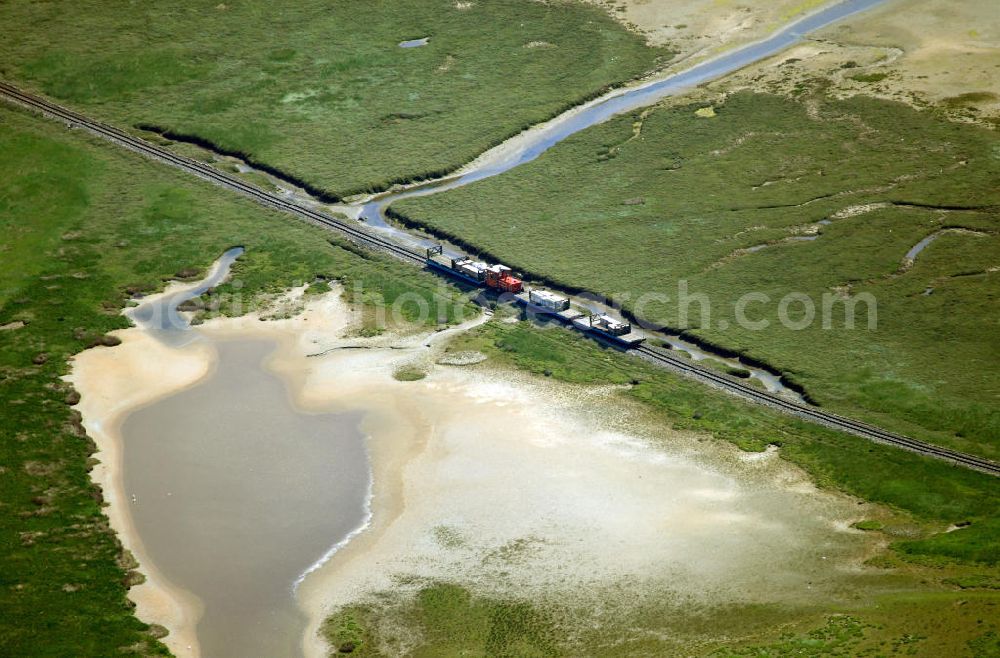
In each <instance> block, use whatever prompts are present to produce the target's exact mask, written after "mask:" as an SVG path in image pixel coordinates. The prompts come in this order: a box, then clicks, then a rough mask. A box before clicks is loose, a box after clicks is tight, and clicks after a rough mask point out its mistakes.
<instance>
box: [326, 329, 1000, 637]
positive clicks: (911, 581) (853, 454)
mask: <svg viewBox="0 0 1000 658" xmlns="http://www.w3.org/2000/svg"><path fill="white" fill-rule="evenodd" d="M449 350H450V351H452V352H455V353H467V352H470V351H474V352H480V353H482V354H485V355H487V356H488V357H489V359H488V360H487V361H486V362H483V363H482V364H480V365H476V366H471V367H473V368H478V369H483V370H486V371H491V370H493V369H497V368H500V369H503V368H507V367H517V368H519V369H526V370H528V371H531V372H534V373H537V375H538V376H547V377H550V378H552V379H555V380H559V381H563V382H569V383H574V384H586V385H608V384H613V385H616V386H618V387H620V393H619V395H620V396H621V398H622V401H623V403H624V402H627V401H634V400H639V401H641V402H642V403H644V404H645V405H646V408H647V409H649V410H650V413H651V414H652V415H653V416H652V417H653V418H655V422H657V423H663V424H666V425H668V426H672V427H674V428H676V429H682V430H685V431H696V432H704V436H705V437H706V438H708V437H709V436H711V437H716V438H724V439H727V440H730V441H732V442H734V443H736V444H737V445H739V446H741V447H742V448H744V449H746V450H752V451H753V450H763V449H764V448H765V447H766V446H767V445H769V444H770V445H772V446H774V445H777V446H780V447H779V448H778V451H779V453H780V454H781V455H782V457H784V458H785V459H788V460H790V461H792V462H794V463H796V464H798V465H800V466H802V467H803V468H804V469H805V470H806V471H807V472H808V473H809V474H810V476H811V477H812V478H813V479H814V480H815V481H816V482H818V483H820V484H821V485H822V486H824V487H826V488H831V489H835V490H840V491H843V492H846V493H849V494H853V495H856V496H858V497H860V498H863V499H864V500H867V501H874V502H878V503H882V505H873V506H867V507H863V508H859V510H863V511H867V513H868V514H869V515H870V517H869V518H868V519H867V520H865V521H861V522H858V523H857V524H856V527H857V528H858V529H860V530H865V531H866V532H869V533H874V534H875V535H877V536H878V538H879V539H880V542H884V544H885V545H886V546H887V547H886V548H881V549H878V550H877V551H876V552H875V554H874V555H872V556H871V557H869V558H868V559H867V560H866V564H865V566H864V567H860V565H858V567H857V568H852V569H849V571H850V572H851V573H850V574H844V575H845V577H847V578H853V579H855V580H854V581H853V585H850V586H847V587H848V588H849V591H850V594H849V596H848V597H847V599H846V601H845V600H839V601H837V602H833V601H830V602H826V603H822V602H821V603H820V604H818V605H816V604H813V605H799V606H790V605H781V604H767V603H753V602H747V601H737V600H733V601H731V602H730V603H728V604H725V605H718V604H717V605H705V604H695V603H692V602H689V601H681V602H678V601H677V598H676V593H675V592H666V591H664V592H659V591H658V590H655V589H652V590H651V589H649V585H644V584H643V583H642V582H639V581H636V580H629V579H625V580H623V582H622V584H621V587H620V589H618V590H615V591H614V592H613V593H611V592H609V593H608V595H607V597H606V598H603V595H602V598H601V600H602V603H601V604H600V605H598V606H596V607H594V606H593V605H589V606H588V605H582V606H581V605H580V604H579V603H578V602H576V601H574V600H572V599H571V598H561V599H555V600H552V599H544V598H538V597H537V596H531V595H520V596H518V595H511V594H509V593H508V594H502V593H497V592H495V591H491V590H492V587H493V586H492V585H491V584H490V582H489V581H488V579H485V578H484V577H482V575H481V574H479V575H477V574H476V573H472V574H469V575H467V576H465V577H464V578H463V577H458V578H455V579H453V580H445V581H439V580H425V579H419V578H417V579H416V580H415V581H414V580H412V579H409V577H408V576H406V575H405V574H400V575H399V576H398V580H399V583H398V588H396V589H393V590H390V591H384V592H378V593H376V594H374V595H372V596H368V597H363V598H362V599H360V600H358V601H357V602H356V603H354V604H352V605H347V606H345V607H343V608H340V609H339V610H337V611H336V612H335V613H334V614H333V615H331V616H330V618H329V619H328V620H327V623H326V625H325V627H324V634H325V636H326V638H327V639H328V641H329V642H330V645H331V647H333V649H335V650H336V649H343V648H351V650H352V653H356V654H357V655H362V656H389V655H400V653H406V655H413V656H451V655H477V656H558V655H566V656H607V655H650V656H658V655H709V656H784V655H809V656H847V655H850V656H862V655H869V656H879V655H882V656H891V655H917V656H944V655H947V656H980V655H992V654H991V653H990V651H995V649H996V641H997V637H998V633H1000V627H998V624H997V621H996V620H997V614H996V612H997V610H998V606H1000V595H998V592H997V586H998V584H1000V583H998V580H997V578H998V576H1000V571H998V568H1000V553H998V552H997V546H998V545H1000V542H998V538H1000V528H997V527H996V525H995V523H994V522H993V520H992V517H993V515H994V513H995V509H996V508H997V506H998V504H1000V499H998V497H997V490H996V487H995V482H994V479H993V478H992V477H990V476H986V475H982V474H976V473H971V472H968V471H961V470H959V469H956V468H954V467H953V466H950V465H948V464H946V463H943V462H938V461H934V460H928V459H925V458H922V457H917V456H915V455H912V454H908V453H905V452H902V451H899V450H896V449H893V448H888V447H884V446H878V445H874V444H871V443H869V442H867V441H864V440H860V439H857V438H854V437H848V436H844V435H842V434H838V433H836V432H832V431H827V430H824V429H821V428H817V427H816V426H813V425H809V424H806V423H801V422H799V421H795V420H792V419H789V418H786V417H784V416H781V415H777V414H774V413H773V412H770V411H768V410H765V409H761V408H759V407H752V406H750V405H747V404H745V403H743V402H740V401H737V400H734V399H733V398H732V397H730V396H727V395H725V394H723V393H721V392H709V391H706V390H705V389H704V387H702V386H700V385H698V384H696V383H693V382H689V381H686V380H682V379H677V378H675V377H672V376H669V375H666V374H664V373H663V372H662V371H661V370H659V369H657V368H655V367H653V366H651V365H649V364H647V363H645V362H643V361H641V360H638V359H636V358H633V357H629V356H626V355H623V354H621V353H620V352H618V351H616V350H613V349H604V348H601V347H599V346H597V345H595V344H594V343H592V342H590V341H587V340H585V339H582V338H580V337H578V336H576V335H574V334H571V333H569V332H568V331H566V330H564V329H561V328H555V327H538V326H535V325H533V324H532V323H529V322H526V321H521V322H514V323H512V322H510V318H509V317H506V314H505V312H504V311H503V309H501V312H500V314H499V316H498V318H497V319H496V320H494V321H491V322H489V323H488V324H486V325H484V326H482V327H480V328H478V329H476V330H475V331H474V332H472V333H470V334H466V335H463V336H460V337H458V338H456V339H455V340H454V341H453V342H452V343H451V344H450V345H449ZM467 367H469V366H467ZM959 519H965V520H966V521H967V522H968V524H966V521H961V520H959ZM958 526H961V527H959V528H958V529H955V528H956V527H958ZM949 529H950V531H947V530H949ZM667 535H669V532H668V533H667ZM665 536H666V535H665ZM484 559H485V558H484ZM386 568H389V567H388V566H387V567H386ZM774 568H775V569H776V570H778V571H781V570H783V569H786V568H789V565H782V564H775V566H774ZM664 569H667V570H669V566H668V565H664ZM480 580H482V581H483V582H480ZM623 602H624V603H623ZM401 647H402V648H405V650H404V649H401Z"/></svg>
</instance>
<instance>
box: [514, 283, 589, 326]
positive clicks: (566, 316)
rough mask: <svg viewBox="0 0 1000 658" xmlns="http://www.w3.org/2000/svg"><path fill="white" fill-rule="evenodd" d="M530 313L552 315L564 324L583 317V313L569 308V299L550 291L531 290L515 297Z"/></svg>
mask: <svg viewBox="0 0 1000 658" xmlns="http://www.w3.org/2000/svg"><path fill="white" fill-rule="evenodd" d="M515 297H516V299H517V301H519V302H520V303H522V304H524V306H525V308H527V309H528V310H530V311H535V312H538V313H544V314H546V315H553V316H555V317H557V318H559V319H560V320H562V321H564V322H572V321H573V320H576V319H577V318H580V317H583V313H581V312H580V311H578V310H576V309H575V308H573V307H571V306H570V303H569V298H568V297H563V296H562V295H557V294H556V293H554V292H552V291H550V290H544V289H540V288H532V289H531V290H528V291H526V292H521V293H520V294H518V295H516V296H515Z"/></svg>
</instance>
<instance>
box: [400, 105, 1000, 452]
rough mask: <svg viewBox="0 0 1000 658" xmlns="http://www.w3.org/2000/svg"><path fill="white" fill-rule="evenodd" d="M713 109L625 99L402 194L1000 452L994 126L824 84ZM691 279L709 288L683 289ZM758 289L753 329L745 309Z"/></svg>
mask: <svg viewBox="0 0 1000 658" xmlns="http://www.w3.org/2000/svg"><path fill="white" fill-rule="evenodd" d="M706 105H707V104H706V103H698V104H680V105H674V106H665V107H658V108H655V109H653V110H651V111H649V112H647V113H644V114H642V115H638V114H637V115H634V116H623V117H619V118H617V119H614V120H611V121H609V122H607V123H605V124H602V125H599V126H596V127H594V128H591V129H588V130H586V131H583V132H581V133H578V134H577V135H575V136H573V137H571V138H570V139H568V140H566V141H565V142H563V143H561V144H559V145H557V146H556V147H554V148H553V149H551V150H550V151H548V152H547V153H545V154H544V155H543V156H542V157H540V158H539V159H538V160H536V161H534V162H531V163H529V164H526V165H524V166H522V167H519V168H517V169H515V170H512V171H510V172H508V173H506V174H503V175H501V176H498V177H495V178H491V179H488V180H484V181H480V182H477V183H475V184H472V185H469V186H467V187H464V188H460V189H456V190H452V191H448V192H445V193H442V194H439V195H434V196H429V197H422V198H416V199H408V200H405V201H402V202H400V203H398V204H396V205H394V206H393V211H394V212H395V213H397V214H398V215H399V216H401V217H403V218H405V220H406V221H409V222H413V223H416V224H419V225H421V226H426V227H429V228H430V229H431V230H433V231H435V232H437V233H439V234H443V235H447V236H455V237H456V238H458V239H460V240H461V242H462V243H463V244H465V245H467V246H469V247H470V249H473V250H479V251H482V252H485V253H488V254H491V255H492V256H494V257H496V258H497V259H499V260H501V261H503V262H505V263H507V264H508V265H511V266H513V267H515V268H516V269H520V270H522V271H524V272H525V273H527V274H528V275H529V276H533V277H535V278H537V279H540V280H543V281H550V282H555V283H557V284H560V285H562V286H565V287H566V288H570V289H586V290H591V291H594V292H598V293H600V294H603V295H606V296H611V297H614V298H616V299H618V300H620V301H621V302H622V303H623V305H624V308H625V309H626V310H629V311H632V312H638V313H639V314H640V315H641V316H642V317H643V318H645V319H647V320H651V321H655V322H657V323H659V324H663V325H666V326H668V327H670V328H673V329H676V330H680V331H683V332H684V333H685V334H686V335H688V336H689V337H691V338H694V339H696V340H699V341H702V342H704V343H708V344H712V345H716V346H719V347H722V348H724V349H726V350H730V351H732V352H736V353H739V354H741V355H744V356H746V357H748V358H749V359H751V360H754V361H757V362H762V363H765V364H768V365H770V366H771V367H772V368H775V369H777V370H779V371H781V372H782V373H784V374H785V376H786V378H787V379H788V380H790V381H792V382H794V383H796V384H799V385H801V386H802V387H803V388H804V389H805V390H806V392H807V393H808V395H809V396H810V397H811V399H813V400H815V401H816V402H818V403H819V404H820V405H821V406H823V407H827V408H830V409H833V410H837V411H840V412H843V413H846V414H850V415H854V416H858V417H861V418H864V419H866V420H868V421H871V422H873V423H875V424H878V425H882V426H884V427H887V428H890V429H893V430H896V431H899V432H902V433H905V434H910V435H913V436H917V437H920V438H923V439H927V440H930V441H933V442H936V443H940V444H941V445H947V446H950V447H953V448H957V449H960V450H965V451H969V452H974V453H978V454H981V455H985V456H988V457H991V458H993V459H998V458H1000V442H998V441H997V438H998V437H1000V377H997V371H998V368H1000V341H997V340H996V336H997V335H1000V314H998V313H997V309H998V308H1000V274H998V269H997V268H998V267H1000V136H998V135H997V133H996V132H995V131H991V130H987V129H982V128H978V127H974V126H969V125H962V124H956V123H951V122H948V121H944V120H942V119H940V118H938V117H937V116H936V115H935V114H934V113H933V112H930V111H916V110H913V109H911V108H909V107H906V106H903V105H900V104H894V103H889V102H883V101H877V100H872V99H868V98H864V97H855V98H852V99H848V100H842V101H835V100H830V99H828V98H826V97H825V96H824V95H823V93H822V90H821V89H820V90H817V91H814V92H808V93H804V94H803V95H802V97H801V98H799V99H789V98H782V97H777V96H771V95H764V94H754V93H739V94H736V95H732V96H730V97H728V99H726V100H725V101H724V102H717V103H716V105H715V108H714V110H715V116H711V117H705V116H699V115H698V114H696V111H697V110H699V109H701V108H702V107H704V106H706ZM701 114H707V113H704V112H703V113H701ZM866 204H877V205H875V206H872V207H868V208H859V206H865V205H866ZM945 229H948V230H946V231H945V232H943V233H941V234H940V237H938V238H937V239H936V240H935V241H934V242H932V243H931V244H930V245H929V246H927V247H926V249H925V250H924V251H923V252H921V253H920V254H919V255H918V256H917V257H916V259H915V261H913V262H909V261H907V259H906V254H907V252H908V251H909V250H910V249H911V248H913V247H914V246H915V245H916V244H917V243H918V242H919V241H920V240H922V239H923V238H925V237H927V236H930V235H932V234H934V233H936V232H938V231H942V230H945ZM804 238H814V239H804ZM682 281H683V282H686V286H687V289H686V291H687V294H688V295H689V296H692V295H701V296H703V298H704V301H705V302H707V304H706V305H704V306H703V305H702V303H701V302H700V301H697V300H695V301H691V302H690V303H689V304H682V303H680V300H681V298H682V293H681V291H680V288H679V286H680V285H681V282H682ZM751 292H752V293H756V294H757V295H758V296H759V297H757V298H756V299H752V300H751V303H749V304H747V305H746V306H745V307H744V311H745V316H746V318H747V319H748V320H750V322H751V323H753V325H757V326H756V327H754V326H753V325H751V326H747V325H746V324H741V323H739V322H737V320H738V316H737V314H736V313H737V306H736V305H737V303H738V302H739V300H740V298H741V297H742V296H743V295H744V294H746V293H751ZM648 293H657V294H661V295H668V296H669V299H668V300H667V301H663V300H662V299H660V300H658V299H655V298H654V299H652V300H650V299H648V298H647V299H646V300H645V301H643V295H646V294H648ZM789 293H798V294H799V296H800V297H799V299H798V300H795V299H792V300H791V301H790V303H788V304H787V306H786V307H785V310H786V311H787V318H788V320H790V321H791V323H790V324H782V322H781V321H780V319H781V316H780V315H779V312H780V311H781V309H782V306H781V300H782V298H784V297H785V295H788V294H789ZM864 294H868V295H870V296H871V298H870V299H869V301H868V302H866V301H864V300H865V299H868V298H866V297H863V296H862V295H864ZM801 296H805V297H807V298H808V300H809V302H810V303H811V304H812V305H813V309H814V312H815V319H814V320H813V321H812V322H802V321H803V319H805V318H806V306H805V303H804V302H803V301H802V300H801ZM847 296H851V297H852V298H857V296H862V297H860V299H861V300H862V301H861V302H860V303H858V304H857V305H856V306H854V310H855V311H856V317H855V323H854V327H853V328H848V323H847V313H848V309H847V306H848V304H847V303H845V297H847ZM824 297H825V298H826V300H827V303H828V312H827V313H826V318H827V319H828V325H829V326H828V327H825V326H824V324H825V323H824V321H823V318H824ZM871 299H873V300H874V302H872V303H869V302H870V300H871ZM685 310H686V311H687V313H686V317H685ZM869 311H871V313H872V316H873V317H872V319H877V323H876V324H874V325H873V326H870V325H869V322H868V320H869V317H871V316H870V315H869ZM761 322H766V327H764V328H760V325H759V324H758V323H761ZM802 325H805V326H804V327H803V326H802Z"/></svg>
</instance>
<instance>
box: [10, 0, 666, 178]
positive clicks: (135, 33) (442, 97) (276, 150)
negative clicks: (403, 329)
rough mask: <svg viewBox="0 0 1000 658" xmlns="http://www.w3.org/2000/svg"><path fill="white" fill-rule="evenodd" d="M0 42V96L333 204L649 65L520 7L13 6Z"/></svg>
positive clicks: (510, 2)
mask: <svg viewBox="0 0 1000 658" xmlns="http://www.w3.org/2000/svg"><path fill="white" fill-rule="evenodd" d="M425 36H426V37H430V41H429V43H428V45H426V46H423V47H419V48H400V47H399V46H398V45H397V44H398V43H399V42H400V41H403V40H407V39H413V38H419V37H425ZM0 37H2V38H0V78H4V79H7V80H11V81H17V82H19V83H21V84H24V85H26V86H30V87H33V88H35V89H38V90H40V91H42V92H44V93H45V94H47V95H48V96H50V97H52V98H55V99H58V100H60V101H63V102H65V103H67V104H69V105H71V106H73V107H75V108H77V109H80V110H82V111H85V112H87V113H89V114H92V115H95V116H99V117H102V118H104V119H106V120H108V121H111V122H114V123H117V124H119V125H137V124H147V125H155V126H160V127H162V128H166V129H170V130H172V131H175V132H177V133H181V134H187V135H196V136H198V137H200V138H203V139H206V140H209V141H211V142H213V143H216V144H218V145H220V146H221V147H223V148H225V149H228V150H232V151H239V152H242V153H245V154H246V155H247V156H249V158H250V159H252V160H253V161H257V162H263V163H266V164H267V165H270V166H273V167H276V168H278V169H280V170H282V171H284V172H287V173H288V174H290V175H291V176H293V177H295V178H297V179H300V180H301V181H303V182H306V183H308V184H310V185H311V186H312V187H315V188H321V189H324V190H326V191H328V192H332V193H334V194H349V193H352V192H358V191H363V190H370V189H381V188H384V187H386V186H388V185H390V184H391V183H392V182H395V181H408V180H412V179H415V178H420V177H422V176H426V175H429V174H434V173H440V172H443V171H447V170H450V169H453V168H455V167H457V166H459V165H462V164H464V163H465V162H467V161H468V160H471V159H472V158H473V157H474V156H476V155H478V154H479V153H480V152H482V151H484V150H486V149H487V148H488V147H490V146H492V145H494V144H496V143H498V142H500V141H502V140H503V139H505V138H506V137H508V136H510V135H512V134H514V133H516V132H519V131H520V130H521V129H522V128H524V127H525V126H527V125H529V124H532V123H536V122H538V121H541V120H544V119H546V118H548V117H550V116H552V115H553V114H556V113H558V112H559V111H560V110H562V109H564V108H565V107H567V106H569V105H571V104H575V103H577V102H579V101H580V100H582V99H584V98H587V97H590V96H592V95H593V94H595V93H597V92H598V91H600V90H601V89H603V88H605V87H606V86H608V85H610V84H614V83H618V82H622V81H625V80H628V79H630V78H632V77H634V76H636V75H638V74H641V73H643V72H645V71H646V70H648V69H650V68H652V67H653V66H654V65H655V63H656V61H657V58H659V57H661V56H664V55H666V54H667V53H665V52H664V51H662V50H659V49H652V48H648V47H646V46H645V45H644V44H643V42H642V40H641V39H640V38H639V37H637V36H636V35H634V34H631V33H629V32H628V31H627V30H626V29H625V28H624V27H622V26H621V25H619V24H618V23H617V22H616V21H614V20H613V19H611V18H610V17H609V16H608V15H607V14H606V13H605V12H604V11H603V10H601V9H599V8H595V7H589V6H586V5H584V4H583V3H575V2H563V1H558V2H547V3H541V2H532V1H530V0H491V1H490V2H473V3H456V2H455V1H454V0H392V1H391V2H390V1H379V2H375V3H373V2H362V1H361V0H352V1H349V2H335V3H329V2H318V1H314V0H313V1H307V2H296V3H294V4H293V5H289V4H285V5H281V6H280V7H277V6H275V5H274V4H273V3H270V2H262V1H261V0H251V1H248V2H233V3H205V2H192V1H190V0H188V1H185V2H172V3H145V4H142V5H135V4H132V3H127V2H121V1H116V2H93V1H92V0H91V1H87V2H79V3H73V4H72V5H60V4H46V3H37V2H27V1H21V0H18V1H16V2H5V3H3V4H2V5H0Z"/></svg>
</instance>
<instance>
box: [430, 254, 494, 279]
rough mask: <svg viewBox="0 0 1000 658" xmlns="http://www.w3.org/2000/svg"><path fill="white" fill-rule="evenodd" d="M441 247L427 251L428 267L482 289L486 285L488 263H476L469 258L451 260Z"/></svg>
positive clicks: (462, 257)
mask: <svg viewBox="0 0 1000 658" xmlns="http://www.w3.org/2000/svg"><path fill="white" fill-rule="evenodd" d="M443 252H444V249H443V248H442V247H441V245H438V246H436V247H431V248H430V249H428V250H427V261H426V262H427V266H428V267H430V268H433V269H436V270H441V271H442V272H447V273H448V274H450V275H452V276H454V277H457V278H459V279H462V280H463V281H465V282H467V283H471V284H473V285H475V286H479V287H480V288H482V287H483V286H485V285H486V268H487V265H486V263H481V262H478V261H474V260H472V259H471V258H468V257H467V256H461V257H459V258H451V257H450V256H446V255H444V253H443Z"/></svg>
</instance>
